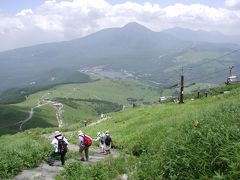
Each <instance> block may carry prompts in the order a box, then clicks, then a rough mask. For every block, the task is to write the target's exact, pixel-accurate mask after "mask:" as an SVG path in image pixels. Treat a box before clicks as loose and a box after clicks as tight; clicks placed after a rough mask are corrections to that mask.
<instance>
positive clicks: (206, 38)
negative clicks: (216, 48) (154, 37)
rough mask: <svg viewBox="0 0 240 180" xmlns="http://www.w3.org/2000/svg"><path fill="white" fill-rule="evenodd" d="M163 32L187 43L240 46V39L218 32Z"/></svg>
mask: <svg viewBox="0 0 240 180" xmlns="http://www.w3.org/2000/svg"><path fill="white" fill-rule="evenodd" d="M163 32H165V33H167V34H169V35H171V36H174V37H176V38H178V39H181V40H185V41H193V42H194V41H195V42H196V41H199V42H211V43H237V44H240V37H238V36H227V35H224V34H222V33H220V32H217V31H202V30H198V31H194V30H190V29H185V28H180V27H175V28H171V29H167V30H164V31H163Z"/></svg>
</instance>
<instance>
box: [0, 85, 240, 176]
mask: <svg viewBox="0 0 240 180" xmlns="http://www.w3.org/2000/svg"><path fill="white" fill-rule="evenodd" d="M223 88H224V87H221V89H223ZM221 89H217V90H216V92H217V91H218V92H221V91H222V90H221ZM229 90H230V93H227V94H220V95H217V96H212V97H209V98H205V99H200V100H195V101H187V100H186V101H185V104H182V105H178V104H171V103H170V104H164V105H152V106H142V107H138V108H134V109H127V110H125V111H122V112H119V113H115V114H113V118H112V119H110V120H108V121H105V122H103V123H101V124H98V125H95V126H89V127H84V128H82V130H83V131H84V132H86V133H87V134H89V135H91V136H92V137H95V136H96V133H97V132H98V131H105V130H110V133H111V135H112V137H113V143H114V147H115V148H116V149H117V150H118V151H119V152H120V153H121V155H120V157H118V158H114V159H111V158H110V159H108V160H106V161H103V162H99V163H96V164H92V165H90V166H88V165H87V166H86V165H82V164H81V163H80V162H74V163H70V164H68V165H66V166H65V170H64V171H63V172H62V173H61V174H60V175H59V176H58V177H57V179H79V178H80V179H114V178H117V179H118V177H120V175H122V174H127V175H128V176H129V179H238V178H239V176H240V171H239V170H240V166H239V158H240V146H239V138H240V133H239V128H240V123H239V116H240V111H239V107H240V102H239V92H240V87H239V86H233V87H231V88H229ZM194 122H195V123H194ZM196 122H199V123H196ZM78 128H79V126H78V125H76V126H73V127H72V129H68V130H67V131H69V130H70V131H71V132H73V131H75V132H76V131H77V130H79V129H78ZM52 131H54V130H53V129H36V130H29V131H25V133H19V134H17V135H13V136H2V137H1V138H0V141H1V143H2V144H6V146H5V145H4V146H1V147H0V151H1V158H0V167H5V168H0V178H10V177H12V176H13V175H14V174H16V173H17V172H18V171H20V170H21V169H23V168H26V167H28V168H30V167H34V166H36V165H37V164H39V163H40V161H39V159H40V157H43V156H44V157H46V156H47V155H48V154H49V149H48V147H50V144H49V146H48V145H47V143H46V142H45V141H44V142H45V143H43V144H39V138H40V139H41V138H43V137H42V136H41V134H42V133H46V132H48V133H50V132H52ZM63 131H64V129H63ZM65 134H66V136H67V138H68V139H69V140H70V141H71V142H72V143H76V141H77V137H76V138H74V137H70V136H68V134H69V133H65ZM20 139H21V140H20ZM8 142H10V143H8ZM28 143H31V144H32V143H33V144H34V146H30V148H28V150H26V144H28ZM13 144H15V145H14V148H13V147H12V146H13ZM15 146H16V148H17V150H16V148H15ZM10 147H12V148H11V151H9V150H10ZM36 147H38V149H41V150H44V151H41V152H42V153H40V154H39V155H38V156H36V157H35V156H32V154H34V153H36V152H38V150H37V149H36ZM10 154H11V159H12V160H13V161H12V160H10V159H9V158H8V157H9V155H10ZM45 159H46V158H45ZM10 161H11V163H10ZM15 161H16V163H14V164H12V162H15ZM33 162H34V163H33ZM3 169H4V170H3ZM89 172H92V173H89Z"/></svg>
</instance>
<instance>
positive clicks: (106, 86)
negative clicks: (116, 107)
mask: <svg viewBox="0 0 240 180" xmlns="http://www.w3.org/2000/svg"><path fill="white" fill-rule="evenodd" d="M47 92H51V94H50V95H49V97H50V98H53V97H67V98H70V97H71V98H75V99H77V98H84V99H88V98H91V99H101V100H107V101H111V102H116V103H120V104H126V103H127V98H128V97H134V98H143V99H144V100H145V101H150V102H153V101H156V98H157V97H158V96H159V93H158V91H157V90H156V89H152V88H150V87H146V86H144V85H142V84H139V83H138V82H136V81H113V80H101V81H96V82H93V83H87V84H70V85H61V86H58V87H56V88H53V89H50V90H49V91H43V92H41V93H37V94H34V95H32V96H30V97H29V100H30V101H33V100H34V99H36V98H38V97H41V96H43V95H46V94H47Z"/></svg>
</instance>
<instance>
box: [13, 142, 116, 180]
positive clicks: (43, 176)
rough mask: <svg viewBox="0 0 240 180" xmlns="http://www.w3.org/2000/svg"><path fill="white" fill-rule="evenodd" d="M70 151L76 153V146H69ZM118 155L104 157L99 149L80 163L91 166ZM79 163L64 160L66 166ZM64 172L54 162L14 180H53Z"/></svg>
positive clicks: (27, 171)
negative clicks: (52, 164) (87, 159)
mask: <svg viewBox="0 0 240 180" xmlns="http://www.w3.org/2000/svg"><path fill="white" fill-rule="evenodd" d="M69 150H70V151H78V146H77V145H73V144H70V145H69ZM118 156H119V153H117V152H116V151H114V150H113V151H112V152H111V155H105V154H103V153H100V152H99V149H92V148H91V149H90V155H89V161H87V162H86V161H85V162H82V163H84V164H86V165H87V164H92V163H95V162H97V161H102V160H104V159H106V158H108V157H118ZM76 161H79V162H80V157H76V158H74V159H68V160H66V164H68V163H72V162H76ZM61 170H64V167H63V166H62V165H61V162H60V161H55V163H54V166H49V165H48V164H47V163H43V164H41V165H40V166H39V167H37V168H35V169H31V170H24V171H22V172H21V174H19V175H18V176H16V177H15V178H14V179H16V180H27V179H29V180H30V179H40V180H53V179H54V177H55V176H56V175H57V174H58V173H59V172H60V171H61Z"/></svg>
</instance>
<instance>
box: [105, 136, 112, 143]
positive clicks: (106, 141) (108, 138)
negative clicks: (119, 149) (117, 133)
mask: <svg viewBox="0 0 240 180" xmlns="http://www.w3.org/2000/svg"><path fill="white" fill-rule="evenodd" d="M111 142H112V138H111V137H110V136H108V135H107V136H106V138H105V144H106V146H110V144H111Z"/></svg>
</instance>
